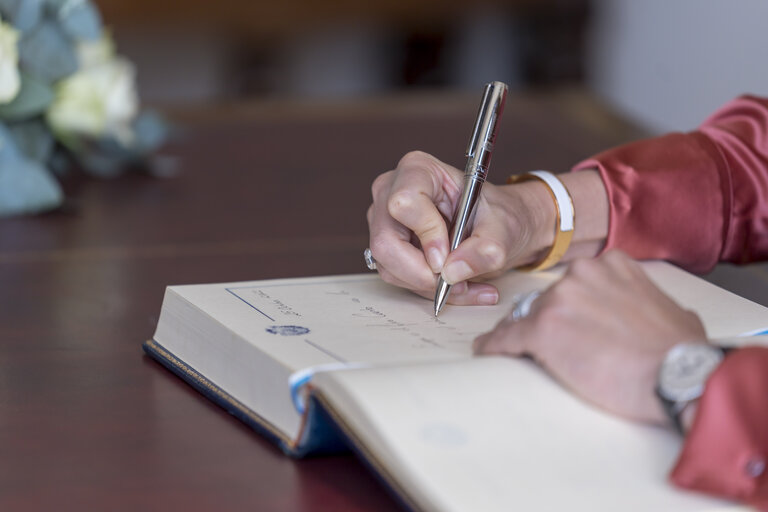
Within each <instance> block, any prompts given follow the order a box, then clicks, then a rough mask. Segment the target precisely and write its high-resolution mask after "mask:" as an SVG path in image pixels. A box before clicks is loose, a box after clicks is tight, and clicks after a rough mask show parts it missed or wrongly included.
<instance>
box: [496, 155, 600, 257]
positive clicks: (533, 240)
mask: <svg viewBox="0 0 768 512" xmlns="http://www.w3.org/2000/svg"><path fill="white" fill-rule="evenodd" d="M557 177H558V178H559V179H560V181H561V182H562V183H563V185H564V186H565V187H566V189H567V190H568V193H569V195H570V196H571V199H572V201H573V210H574V221H575V222H574V232H573V238H572V240H571V244H570V247H569V249H568V251H567V252H566V254H565V256H564V257H563V260H570V259H573V258H577V257H592V256H596V255H597V254H598V253H599V252H600V250H601V249H602V248H603V245H604V244H605V239H606V236H607V234H608V212H609V208H608V195H607V193H606V190H605V186H604V185H603V182H602V179H601V178H600V175H599V174H598V172H597V171H596V170H584V171H580V172H576V173H564V174H558V175H557ZM505 191H506V192H507V194H508V195H509V196H510V200H509V203H508V205H509V210H508V211H509V215H508V219H509V221H510V224H511V225H510V226H509V229H510V231H511V232H513V233H515V232H517V233H520V240H521V242H522V243H521V249H520V253H519V257H518V258H515V261H514V263H515V264H516V265H518V266H519V265H526V264H530V263H533V262H536V261H541V259H542V258H543V257H544V256H546V254H547V252H548V251H549V249H550V248H551V247H552V244H553V242H554V238H555V223H556V222H557V206H556V205H555V203H554V202H553V200H552V195H551V193H550V192H549V191H548V190H547V185H545V184H544V183H542V182H540V181H538V180H531V181H524V182H520V183H516V184H513V185H506V186H505ZM521 205H522V208H521V207H520V206H521Z"/></svg>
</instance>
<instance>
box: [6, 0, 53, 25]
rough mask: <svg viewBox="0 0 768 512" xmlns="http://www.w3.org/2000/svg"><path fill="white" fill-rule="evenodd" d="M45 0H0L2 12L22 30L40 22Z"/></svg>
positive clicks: (12, 23)
mask: <svg viewBox="0 0 768 512" xmlns="http://www.w3.org/2000/svg"><path fill="white" fill-rule="evenodd" d="M44 4H45V0H0V12H1V13H2V14H3V18H4V19H6V20H8V21H10V23H11V25H13V26H14V27H15V28H16V29H17V30H19V31H20V32H26V31H27V30H29V29H31V28H33V27H34V26H35V25H37V24H38V23H39V22H40V19H41V18H42V16H43V7H44Z"/></svg>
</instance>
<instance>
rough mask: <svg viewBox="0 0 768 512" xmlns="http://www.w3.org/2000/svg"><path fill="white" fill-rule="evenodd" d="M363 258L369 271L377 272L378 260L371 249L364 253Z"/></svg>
mask: <svg viewBox="0 0 768 512" xmlns="http://www.w3.org/2000/svg"><path fill="white" fill-rule="evenodd" d="M363 258H364V259H365V266H366V267H368V269H369V270H376V260H375V259H373V254H371V249H370V247H369V248H367V249H366V250H364V251H363Z"/></svg>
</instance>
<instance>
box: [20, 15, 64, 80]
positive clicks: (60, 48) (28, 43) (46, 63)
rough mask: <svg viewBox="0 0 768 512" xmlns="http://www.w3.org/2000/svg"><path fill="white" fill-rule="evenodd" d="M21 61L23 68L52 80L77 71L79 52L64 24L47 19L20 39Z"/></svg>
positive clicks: (42, 78)
mask: <svg viewBox="0 0 768 512" xmlns="http://www.w3.org/2000/svg"><path fill="white" fill-rule="evenodd" d="M19 63H20V67H21V69H22V70H23V71H25V72H27V73H28V74H30V75H33V76H34V77H36V78H38V79H40V80H43V81H45V82H48V83H52V82H55V81H57V80H61V79H62V78H64V77H66V76H69V75H71V74H72V73H74V72H75V71H77V54H76V53H75V49H74V47H73V42H72V41H71V40H70V39H69V38H68V37H67V35H66V34H65V33H64V31H63V30H62V29H61V27H59V25H57V24H56V23H54V22H52V21H50V20H45V21H43V22H41V23H40V24H38V25H37V27H35V28H34V29H33V30H31V31H30V32H28V33H26V34H24V36H23V37H22V38H21V40H20V41H19Z"/></svg>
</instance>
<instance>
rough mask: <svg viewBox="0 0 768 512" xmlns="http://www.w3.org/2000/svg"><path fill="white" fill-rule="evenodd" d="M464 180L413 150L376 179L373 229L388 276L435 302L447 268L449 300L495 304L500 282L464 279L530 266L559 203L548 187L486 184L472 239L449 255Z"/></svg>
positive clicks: (544, 243)
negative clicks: (451, 224)
mask: <svg viewBox="0 0 768 512" xmlns="http://www.w3.org/2000/svg"><path fill="white" fill-rule="evenodd" d="M462 185H463V173H462V172H461V171H459V170H458V169H456V168H454V167H451V166H449V165H447V164H444V163H443V162H441V161H439V160H437V159H436V158H434V157H433V156H430V155H428V154H426V153H421V152H413V153H408V154H407V155H405V156H404V157H403V158H402V160H400V163H399V164H398V165H397V169H395V170H393V171H389V172H387V173H385V174H382V175H381V176H379V177H378V178H377V179H376V181H375V182H374V183H373V187H372V192H373V204H372V205H371V207H370V208H369V209H368V226H369V228H370V235H371V238H370V247H371V251H372V253H373V256H374V258H375V259H376V262H377V266H378V270H379V273H380V274H381V277H382V279H383V280H384V281H386V282H388V283H391V284H394V285H397V286H401V287H404V288H407V289H409V290H413V291H414V292H416V293H418V294H420V295H422V296H424V297H427V298H430V299H432V298H434V294H435V287H436V285H437V276H438V274H440V273H441V272H442V274H443V277H444V278H445V280H446V281H447V282H448V283H451V284H454V287H453V289H452V291H451V295H450V299H449V302H451V303H453V304H495V303H496V302H497V301H498V297H499V295H498V290H497V289H496V287H495V286H493V285H491V284H487V283H478V282H472V283H467V282H465V281H467V280H469V279H472V280H483V279H486V278H489V277H492V276H494V275H497V274H499V273H501V272H503V271H505V270H507V269H509V268H511V267H513V266H516V265H521V264H525V263H530V262H532V261H534V260H535V259H536V258H537V257H538V256H539V254H540V252H541V251H542V250H544V249H546V248H547V247H548V244H550V243H551V238H552V236H553V235H552V233H553V226H554V223H555V220H554V215H555V213H554V205H553V203H552V200H551V199H550V198H549V197H548V196H547V194H548V192H547V191H546V190H545V189H544V188H543V185H540V184H536V183H525V184H521V185H515V186H496V185H493V184H491V183H486V184H485V186H484V187H483V191H482V195H481V197H480V200H479V202H478V205H477V209H476V213H475V220H474V225H473V228H472V233H471V236H470V237H469V238H467V239H466V240H465V241H464V242H462V243H461V244H460V245H459V247H458V248H457V249H456V250H455V251H453V252H451V253H450V254H449V246H450V240H449V233H448V229H449V227H450V220H451V218H452V216H453V213H454V210H455V208H456V203H457V202H458V200H459V196H460V194H461V188H462ZM539 225H546V226H547V228H545V229H544V228H539Z"/></svg>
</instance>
